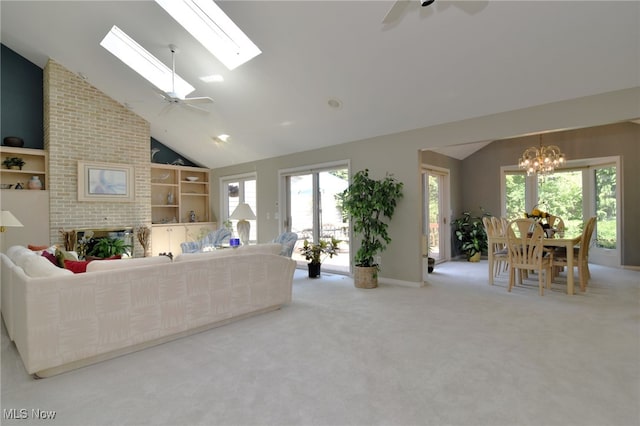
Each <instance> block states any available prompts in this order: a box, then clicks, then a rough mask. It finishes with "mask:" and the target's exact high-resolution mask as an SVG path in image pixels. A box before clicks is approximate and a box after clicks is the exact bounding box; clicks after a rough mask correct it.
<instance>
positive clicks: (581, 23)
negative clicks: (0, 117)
mask: <svg viewBox="0 0 640 426" xmlns="http://www.w3.org/2000/svg"><path fill="white" fill-rule="evenodd" d="M393 3H394V2H393V1H222V2H218V4H219V5H220V6H221V7H222V9H223V10H225V12H226V13H227V14H228V15H229V16H230V17H231V18H232V19H233V20H234V21H235V22H236V23H237V24H238V25H239V26H240V28H242V29H243V31H244V32H245V33H246V34H247V35H248V36H249V37H250V38H251V39H252V40H253V41H254V42H255V43H256V44H257V45H258V47H259V48H260V49H261V50H262V52H263V53H262V54H261V55H259V56H258V57H256V58H255V59H253V60H251V61H249V62H248V63H246V64H244V65H241V66H240V67H238V68H236V69H235V70H233V71H228V70H227V69H226V68H225V67H224V66H223V65H222V64H220V63H219V62H218V61H217V60H216V59H215V58H214V57H213V56H212V55H211V54H209V52H208V51H206V50H205V49H204V47H202V46H201V45H200V44H198V43H197V42H196V41H195V40H194V39H193V38H192V37H191V36H190V35H189V34H188V33H187V32H186V31H185V30H184V29H183V28H182V27H180V26H179V25H178V24H177V23H176V22H174V21H173V20H172V19H171V18H170V17H169V16H168V15H167V14H166V13H165V12H164V10H163V9H162V8H160V6H158V5H157V4H156V3H155V2H153V1H101V2H96V1H65V2H58V1H6V0H3V1H2V2H1V3H0V13H1V40H2V43H3V44H5V45H6V46H8V47H9V48H11V49H13V50H14V51H16V52H17V53H19V54H21V55H22V56H24V57H26V58H27V59H29V60H30V61H32V62H33V63H35V64H36V65H38V66H40V67H43V66H44V65H45V63H46V61H47V59H48V58H53V59H55V60H56V61H57V62H59V63H60V64H62V65H63V66H65V67H66V68H67V69H69V70H71V71H73V72H76V73H82V74H83V75H84V76H86V77H87V79H88V81H89V83H91V84H92V85H94V86H95V87H97V88H98V89H100V90H102V91H103V92H104V93H106V94H108V95H109V96H111V97H112V98H113V99H115V100H117V101H119V102H121V103H123V104H125V103H126V104H127V105H130V106H131V108H132V109H133V110H134V111H135V112H136V113H138V114H139V115H141V116H142V117H144V118H145V119H147V120H148V121H149V122H150V123H151V135H152V136H153V137H154V138H156V139H158V140H159V141H161V142H162V143H164V144H165V145H167V146H169V147H171V148H173V149H174V150H176V151H178V152H180V153H182V154H183V155H185V156H186V157H188V158H190V159H193V160H194V161H196V162H198V163H201V164H203V165H205V166H208V167H212V168H214V167H221V166H226V165H231V164H238V163H243V162H246V161H253V160H258V159H262V158H269V157H274V156H279V155H284V154H288V153H293V152H299V151H305V150H309V149H313V148H319V147H325V146H330V145H336V144H341V143H344V142H349V141H354V140H360V139H365V138H369V137H374V136H380V135H385V134H391V133H396V132H400V131H404V130H411V129H417V128H422V127H428V126H432V125H437V124H441V123H446V122H452V121H457V120H461V119H465V118H471V117H479V116H483V115H488V114H494V113H499V112H504V111H509V110H513V109H519V108H526V107H530V106H535V105H540V104H545V103H549V102H555V101H561V100H567V99H573V98H577V97H582V96H588V95H592V94H598V93H603V92H609V91H614V90H619V89H627V88H631V87H637V86H640V48H639V43H640V41H639V40H640V2H637V1H622V2H609V1H585V2H579V1H553V2H541V1H530V2H528V1H480V0H476V1H467V2H459V1H443V0H436V2H435V3H434V4H433V5H431V6H429V7H426V8H422V7H420V6H419V4H418V2H417V1H411V2H409V3H407V6H406V7H405V8H404V11H403V12H404V13H403V14H401V15H400V18H399V19H397V20H396V21H394V22H393V23H392V24H390V25H383V24H382V23H381V21H382V19H383V18H384V16H385V14H386V13H387V11H388V10H389V9H390V8H391V6H392V5H393ZM114 24H115V25H117V26H119V27H120V28H121V29H123V30H124V31H125V32H127V33H128V34H129V35H130V36H132V37H133V38H134V39H135V40H136V41H138V42H139V43H140V44H142V45H143V46H144V47H145V48H146V49H147V50H149V51H150V52H151V53H152V54H154V55H155V56H157V57H158V58H160V59H161V60H163V61H164V62H165V63H166V64H167V65H169V66H170V65H171V63H170V52H169V48H168V45H169V44H175V45H177V46H178V47H179V48H180V53H179V54H178V55H177V57H176V69H177V72H178V74H180V75H181V76H182V77H183V78H185V79H186V80H187V81H189V82H190V83H191V84H192V85H194V86H195V87H196V90H195V91H194V92H193V93H191V94H190V96H210V97H212V98H213V99H214V100H215V101H216V102H215V104H214V105H212V106H211V108H210V109H211V113H209V114H199V113H193V112H190V111H187V110H185V109H183V108H174V109H173V110H172V111H171V112H169V113H168V114H165V115H159V114H160V112H161V110H162V109H163V108H164V106H165V105H164V104H163V101H162V99H161V98H160V97H159V95H158V94H157V93H156V92H155V91H154V89H153V87H152V86H151V85H150V84H149V83H148V82H147V81H146V80H144V79H142V78H141V77H140V76H138V75H137V74H136V73H135V72H133V71H132V70H130V69H129V68H128V67H127V66H125V65H124V64H123V63H121V62H120V61H119V60H118V59H116V58H115V57H113V56H112V55H111V54H110V53H109V52H107V51H106V50H105V49H103V48H102V47H100V45H99V42H100V41H101V40H102V38H103V37H104V35H105V34H106V33H107V31H108V30H109V29H110V28H111V27H112V26H113V25H114ZM215 73H219V74H222V75H223V76H224V78H225V81H224V82H223V83H203V82H202V81H200V80H199V77H200V76H204V75H209V74H215ZM330 98H337V99H339V100H340V101H341V102H342V108H340V109H332V108H330V107H329V106H328V105H327V101H328V100H329V99H330ZM221 133H227V134H230V135H231V139H230V141H229V142H228V143H226V144H215V143H214V142H213V141H212V137H213V136H215V135H218V134H221ZM481 145H482V144H479V145H478V146H481ZM458 155H466V154H464V153H463V154H458Z"/></svg>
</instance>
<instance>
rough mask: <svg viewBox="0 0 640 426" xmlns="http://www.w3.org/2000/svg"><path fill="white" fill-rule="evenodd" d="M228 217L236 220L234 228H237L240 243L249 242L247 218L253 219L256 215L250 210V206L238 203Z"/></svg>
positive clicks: (249, 226)
mask: <svg viewBox="0 0 640 426" xmlns="http://www.w3.org/2000/svg"><path fill="white" fill-rule="evenodd" d="M229 219H234V220H237V221H238V224H237V225H236V228H237V229H238V236H239V237H240V240H241V241H242V245H243V246H244V245H247V244H249V231H250V230H251V224H250V223H249V220H255V219H256V215H255V213H253V210H251V207H250V206H249V204H247V203H240V204H238V207H236V209H235V210H234V211H233V213H231V216H229Z"/></svg>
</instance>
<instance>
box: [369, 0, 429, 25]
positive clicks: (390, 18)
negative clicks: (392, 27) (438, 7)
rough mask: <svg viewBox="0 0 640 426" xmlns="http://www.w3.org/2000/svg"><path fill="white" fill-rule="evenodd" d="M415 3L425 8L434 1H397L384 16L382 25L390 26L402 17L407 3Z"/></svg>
mask: <svg viewBox="0 0 640 426" xmlns="http://www.w3.org/2000/svg"><path fill="white" fill-rule="evenodd" d="M416 1H417V2H418V3H420V6H422V7H426V6H429V5H430V4H431V3H433V2H434V1H435V0H397V1H396V2H395V3H394V4H393V6H391V9H389V11H388V12H387V14H386V15H385V16H384V19H383V20H382V23H383V24H390V23H392V22H395V21H397V20H398V19H400V17H401V16H402V15H403V12H404V11H405V8H406V7H407V6H408V5H409V3H412V2H416Z"/></svg>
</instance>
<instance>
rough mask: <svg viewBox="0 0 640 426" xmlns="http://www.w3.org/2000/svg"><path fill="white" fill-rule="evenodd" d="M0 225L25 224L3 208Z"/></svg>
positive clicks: (15, 225)
mask: <svg viewBox="0 0 640 426" xmlns="http://www.w3.org/2000/svg"><path fill="white" fill-rule="evenodd" d="M0 226H1V227H3V228H6V227H20V226H24V225H23V224H22V223H20V221H19V220H18V219H17V218H16V217H15V216H14V215H13V214H12V213H11V212H10V211H9V210H2V212H1V214H0Z"/></svg>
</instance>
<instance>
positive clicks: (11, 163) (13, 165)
mask: <svg viewBox="0 0 640 426" xmlns="http://www.w3.org/2000/svg"><path fill="white" fill-rule="evenodd" d="M2 164H4V166H5V167H6V168H7V169H20V170H22V166H24V164H25V162H24V160H23V159H22V158H20V157H7V158H6V160H4V161H3V162H2Z"/></svg>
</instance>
